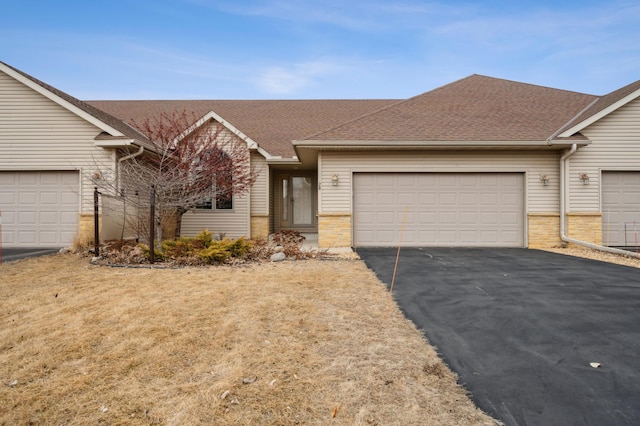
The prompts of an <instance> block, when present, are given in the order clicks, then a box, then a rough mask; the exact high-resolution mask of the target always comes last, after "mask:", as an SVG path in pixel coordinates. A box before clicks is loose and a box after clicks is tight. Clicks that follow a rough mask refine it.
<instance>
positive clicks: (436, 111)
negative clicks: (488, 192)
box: [306, 74, 597, 141]
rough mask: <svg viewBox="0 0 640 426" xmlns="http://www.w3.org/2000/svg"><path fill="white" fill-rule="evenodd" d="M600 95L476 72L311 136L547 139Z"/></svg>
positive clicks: (381, 139)
mask: <svg viewBox="0 0 640 426" xmlns="http://www.w3.org/2000/svg"><path fill="white" fill-rule="evenodd" d="M596 99H597V97H596V96H593V95H588V94H583V93H576V92H569V91H564V90H558V89H551V88H547V87H542V86H535V85H531V84H526V83H518V82H513V81H508V80H502V79H497V78H492V77H485V76H481V75H475V74H474V75H472V76H469V77H467V78H464V79H462V80H458V81H456V82H454V83H451V84H448V85H446V86H442V87H440V88H438V89H435V90H432V91H430V92H426V93H423V94H421V95H418V96H416V97H414V98H411V99H408V100H406V101H403V102H399V103H397V104H394V105H390V106H388V107H386V108H384V109H383V110H380V111H378V112H376V113H374V114H369V115H367V116H365V117H360V118H358V119H355V120H352V121H351V122H348V123H346V124H342V125H339V126H337V127H334V128H333V129H331V130H328V131H325V132H320V133H318V134H316V135H312V136H309V137H307V138H306V139H307V140H361V141H544V140H546V139H547V138H549V137H551V136H552V135H553V134H554V132H556V131H557V130H558V129H560V128H561V127H562V126H564V125H565V124H566V123H567V122H568V121H569V120H571V119H572V118H574V117H576V115H577V114H578V113H580V112H581V111H583V110H584V109H585V108H586V107H587V106H588V105H590V104H591V103H592V102H594V100H596Z"/></svg>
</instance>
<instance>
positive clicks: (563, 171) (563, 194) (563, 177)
mask: <svg viewBox="0 0 640 426" xmlns="http://www.w3.org/2000/svg"><path fill="white" fill-rule="evenodd" d="M577 150H578V145H577V144H575V143H574V144H573V145H571V149H569V151H567V152H565V153H564V155H562V157H560V239H561V240H562V241H564V242H566V243H571V244H576V245H579V246H583V247H587V248H590V249H593V250H600V251H604V252H607V253H613V254H621V255H623V256H628V257H635V258H638V259H640V253H633V252H630V251H626V250H620V249H617V248H613V247H606V246H601V245H598V244H593V243H589V242H587V241H582V240H576V239H575V238H571V237H569V236H568V235H567V232H566V224H567V219H566V210H567V206H566V200H567V186H568V183H569V182H568V179H567V163H568V159H569V157H571V156H572V155H573V154H574V153H575V152H576V151H577Z"/></svg>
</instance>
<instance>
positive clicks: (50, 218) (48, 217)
mask: <svg viewBox="0 0 640 426" xmlns="http://www.w3.org/2000/svg"><path fill="white" fill-rule="evenodd" d="M59 220H60V215H59V214H58V212H43V211H41V212H40V214H39V220H38V223H40V225H56V224H57V223H58V222H59Z"/></svg>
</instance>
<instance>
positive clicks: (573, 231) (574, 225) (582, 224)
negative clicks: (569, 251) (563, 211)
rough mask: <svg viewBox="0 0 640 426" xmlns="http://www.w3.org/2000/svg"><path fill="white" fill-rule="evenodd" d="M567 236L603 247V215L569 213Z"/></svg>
mask: <svg viewBox="0 0 640 426" xmlns="http://www.w3.org/2000/svg"><path fill="white" fill-rule="evenodd" d="M566 231H567V236H568V237H571V238H574V239H576V240H581V241H586V242H588V243H593V244H598V245H602V214H601V213H567V230H566Z"/></svg>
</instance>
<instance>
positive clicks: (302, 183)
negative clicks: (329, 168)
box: [278, 174, 316, 231]
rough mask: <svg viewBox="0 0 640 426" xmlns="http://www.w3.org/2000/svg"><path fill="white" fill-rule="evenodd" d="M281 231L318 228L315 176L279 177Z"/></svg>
mask: <svg viewBox="0 0 640 426" xmlns="http://www.w3.org/2000/svg"><path fill="white" fill-rule="evenodd" d="M278 190H279V193H280V197H279V199H280V202H279V206H278V207H279V214H278V216H279V218H280V220H279V225H280V229H295V230H299V231H309V230H312V229H315V227H316V214H315V204H316V203H315V199H316V191H315V175H312V174H280V175H278Z"/></svg>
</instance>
